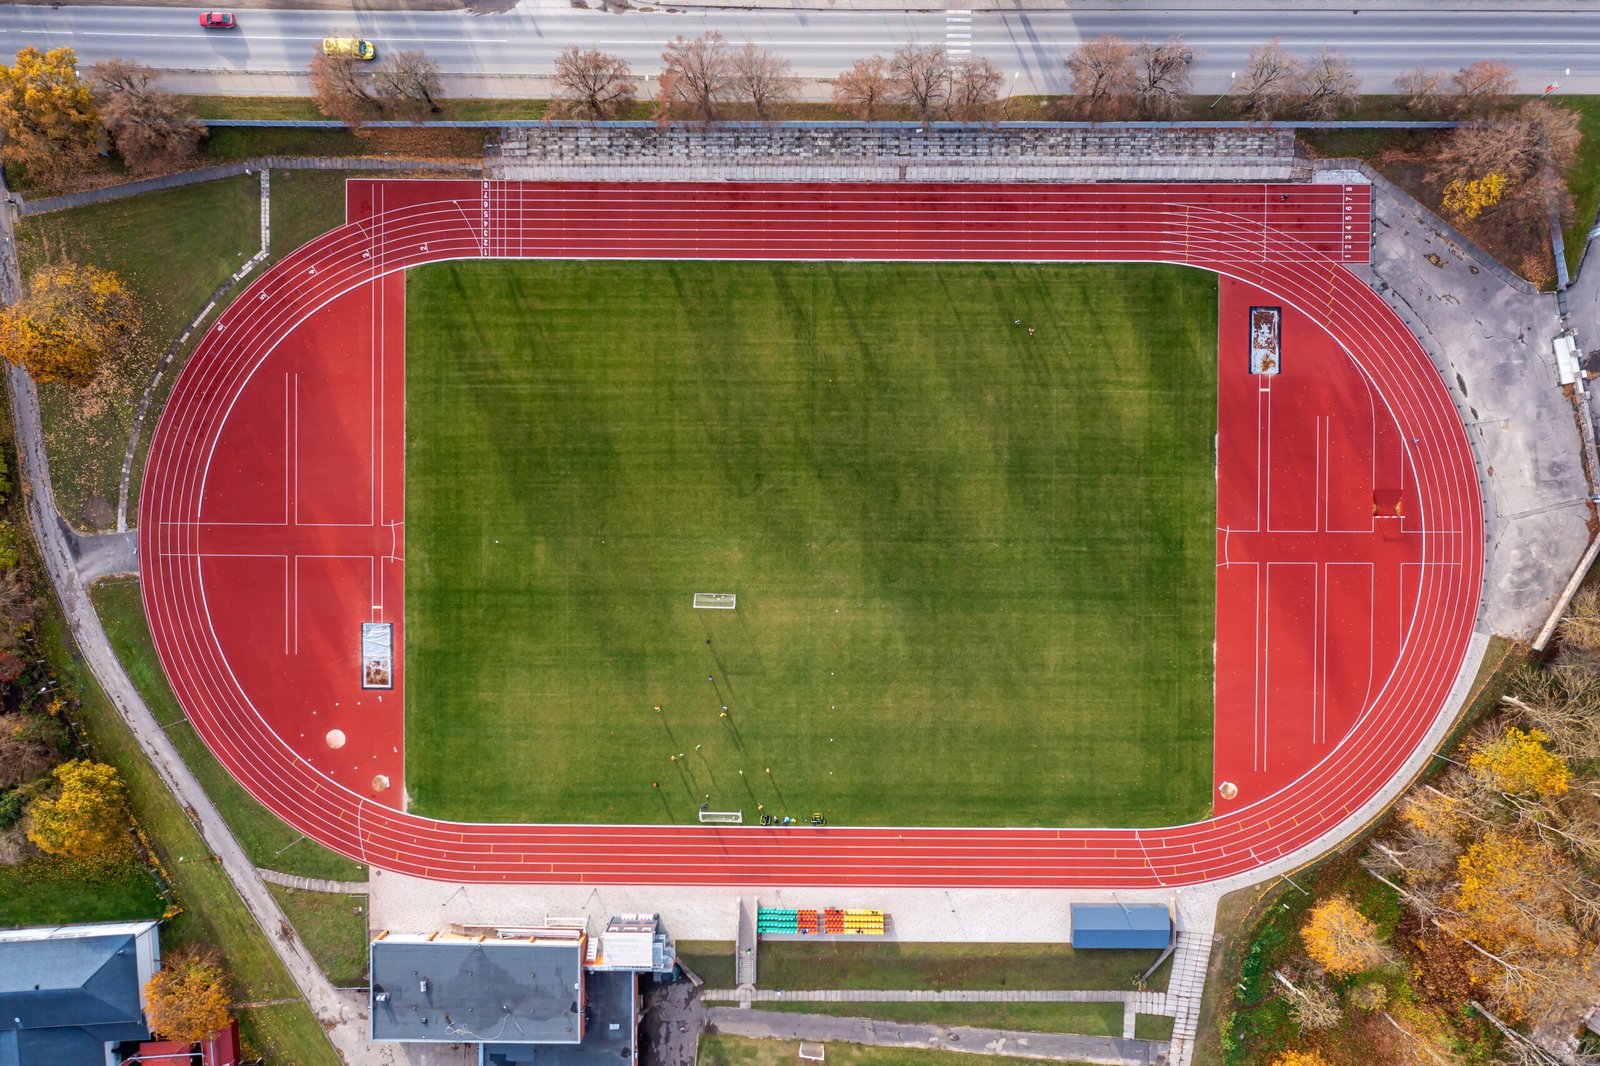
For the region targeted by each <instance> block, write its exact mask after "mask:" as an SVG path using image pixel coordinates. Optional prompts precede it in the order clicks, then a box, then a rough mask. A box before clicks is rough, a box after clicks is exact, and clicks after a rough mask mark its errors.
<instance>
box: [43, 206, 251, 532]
mask: <svg viewBox="0 0 1600 1066" xmlns="http://www.w3.org/2000/svg"><path fill="white" fill-rule="evenodd" d="M260 204H261V197H260V184H259V181H258V179H256V178H253V177H238V178H228V179H225V180H222V181H213V182H206V183H205V184H202V185H194V186H189V187H187V188H182V189H169V190H166V191H162V192H154V193H146V194H144V195H142V196H137V197H133V198H132V199H128V200H119V201H115V202H112V203H106V204H94V205H91V206H89V207H80V208H76V209H74V210H71V211H61V212H56V213H53V214H48V215H39V216H37V217H33V218H28V219H25V220H24V221H23V222H22V223H21V224H20V225H19V226H18V227H17V241H18V253H19V255H20V256H21V260H22V268H23V271H24V273H27V272H28V271H29V270H31V269H33V268H35V267H37V266H39V265H41V264H43V263H46V262H55V261H59V260H61V259H70V260H72V261H74V262H79V263H92V264H94V265H95V266H98V267H102V268H104V269H108V270H114V271H116V272H117V273H118V274H120V275H121V276H122V278H123V280H124V281H126V282H127V284H128V286H129V288H130V289H131V290H132V291H133V293H134V295H135V296H136V297H137V299H138V303H139V306H140V307H141V308H142V309H143V312H144V314H145V320H146V329H145V333H144V336H143V337H142V338H141V340H140V342H139V343H137V344H135V345H133V346H132V347H131V348H130V349H129V350H128V351H127V352H126V354H125V355H124V356H123V358H121V359H120V360H118V361H117V362H115V363H114V364H112V365H111V366H109V367H108V368H107V369H106V371H105V372H103V373H102V374H101V376H100V378H99V380H97V381H96V382H95V383H94V384H93V385H91V386H89V387H88V388H86V389H75V388H72V387H70V386H66V385H59V384H54V385H44V386H43V387H41V388H40V390H39V404H40V408H41V411H42V414H43V418H44V429H45V440H46V447H47V449H48V451H49V455H50V476H51V480H52V482H53V483H54V485H55V492H56V502H57V503H58V504H59V505H60V508H61V511H62V513H63V514H64V515H65V516H66V517H67V518H68V519H69V520H71V521H72V522H73V523H74V524H76V525H78V526H79V527H80V528H106V527H109V526H110V525H111V524H112V520H113V519H114V517H115V512H114V510H113V509H114V508H115V506H116V502H117V485H118V480H119V478H120V476H121V472H122V456H123V451H124V449H125V448H126V447H127V443H128V433H129V430H130V429H131V427H132V425H133V416H134V412H135V410H136V408H137V406H138V403H139V397H140V395H141V394H142V393H143V391H144V387H145V385H146V383H147V382H148V381H149V379H150V374H151V372H152V371H153V370H154V368H155V365H156V362H157V360H159V359H160V357H161V353H162V352H163V351H164V350H165V348H166V346H167V343H168V342H169V341H170V340H171V339H172V338H174V337H176V336H177V335H178V334H179V333H180V332H182V330H183V327H184V326H185V325H187V324H188V323H189V320H190V319H192V318H193V317H194V316H195V314H196V313H198V312H199V311H200V309H201V308H202V307H204V306H205V304H206V301H207V300H209V299H210V298H211V294H212V293H213V292H214V291H215V290H216V289H217V287H218V286H219V285H221V284H222V283H223V282H224V281H226V280H227V279H228V276H229V275H231V274H232V273H233V272H234V271H235V270H237V269H239V267H240V266H241V265H243V263H244V262H245V260H247V259H248V258H249V257H250V256H252V255H254V254H255V253H256V252H257V251H259V250H260V248H261V210H260ZM174 264H181V269H175V268H174ZM173 376H175V375H170V374H169V375H168V380H170V379H171V377H173ZM149 428H150V426H149V425H148V424H147V425H146V426H145V431H146V434H148V431H149Z"/></svg>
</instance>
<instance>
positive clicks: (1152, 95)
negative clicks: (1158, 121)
mask: <svg viewBox="0 0 1600 1066" xmlns="http://www.w3.org/2000/svg"><path fill="white" fill-rule="evenodd" d="M1193 59H1194V52H1193V50H1192V49H1190V48H1189V47H1188V46H1187V45H1185V44H1184V43H1183V38H1182V37H1168V38H1167V39H1166V40H1165V41H1162V42H1161V43H1160V44H1152V43H1150V42H1149V41H1140V42H1139V43H1138V45H1137V46H1135V47H1134V50H1133V62H1134V73H1135V75H1136V81H1135V83H1134V89H1133V95H1134V102H1135V104H1137V106H1138V108H1139V114H1140V115H1142V116H1144V117H1145V118H1172V117H1173V116H1175V115H1180V114H1182V113H1183V112H1184V109H1185V108H1186V107H1187V106H1188V102H1189V63H1190V62H1191V61H1192V60H1193Z"/></svg>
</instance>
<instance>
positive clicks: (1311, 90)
mask: <svg viewBox="0 0 1600 1066" xmlns="http://www.w3.org/2000/svg"><path fill="white" fill-rule="evenodd" d="M1360 84H1361V80H1360V79H1359V78H1357V77H1356V68H1355V66H1354V64H1352V63H1351V62H1350V60H1349V59H1348V58H1347V57H1346V56H1345V55H1344V53H1342V52H1335V51H1333V50H1332V49H1330V48H1318V49H1317V51H1316V53H1315V54H1314V55H1312V57H1311V62H1309V63H1307V64H1306V71H1305V76H1304V78H1303V79H1302V82H1301V86H1300V106H1301V109H1302V110H1303V111H1305V113H1306V116H1307V117H1309V118H1313V119H1323V120H1326V119H1332V118H1337V117H1339V114H1340V113H1341V112H1344V111H1348V110H1349V109H1350V108H1351V107H1352V106H1353V105H1354V104H1355V102H1356V92H1357V89H1358V88H1359V87H1360Z"/></svg>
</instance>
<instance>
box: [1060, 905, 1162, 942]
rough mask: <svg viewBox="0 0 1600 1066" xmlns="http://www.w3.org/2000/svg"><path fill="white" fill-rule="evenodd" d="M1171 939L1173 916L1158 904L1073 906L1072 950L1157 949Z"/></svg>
mask: <svg viewBox="0 0 1600 1066" xmlns="http://www.w3.org/2000/svg"><path fill="white" fill-rule="evenodd" d="M1171 938H1172V916H1171V915H1170V914H1169V913H1168V912H1167V908H1166V907H1163V906H1162V905H1161V904H1159V903H1138V904H1135V905H1133V906H1131V907H1123V906H1119V905H1118V904H1115V903H1111V904H1105V903H1074V904H1073V905H1072V946H1073V947H1074V948H1078V949H1080V950H1081V949H1084V948H1122V949H1125V950H1126V949H1156V950H1160V949H1161V948H1164V947H1166V946H1167V943H1168V941H1169V940H1171Z"/></svg>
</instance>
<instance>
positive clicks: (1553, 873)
mask: <svg viewBox="0 0 1600 1066" xmlns="http://www.w3.org/2000/svg"><path fill="white" fill-rule="evenodd" d="M1456 865H1457V874H1458V876H1459V879H1460V880H1459V882H1458V884H1457V886H1456V891H1455V899H1454V905H1455V909H1456V910H1457V911H1458V912H1459V913H1460V915H1461V918H1462V923H1461V924H1462V930H1461V931H1462V932H1463V933H1464V934H1465V935H1466V936H1469V937H1471V938H1472V939H1474V940H1476V941H1477V942H1479V943H1480V944H1482V945H1484V946H1485V947H1487V948H1489V950H1491V951H1495V950H1503V949H1505V948H1506V947H1507V946H1511V945H1516V944H1518V943H1522V944H1525V945H1527V946H1529V947H1531V948H1534V949H1536V950H1538V951H1540V952H1542V953H1554V954H1560V955H1570V954H1572V953H1573V952H1574V951H1576V950H1577V946H1578V935H1577V932H1576V930H1574V929H1573V927H1572V924H1571V923H1570V922H1569V921H1568V920H1567V913H1566V911H1567V904H1568V903H1569V902H1575V901H1574V900H1573V898H1572V896H1571V895H1570V893H1568V892H1567V891H1565V890H1564V889H1563V882H1569V883H1576V882H1577V875H1578V871H1577V869H1576V868H1575V867H1574V866H1573V865H1572V863H1571V861H1570V860H1568V859H1567V858H1565V857H1564V856H1562V855H1561V854H1559V853H1558V852H1557V851H1556V850H1555V849H1554V848H1553V847H1551V846H1550V845H1549V844H1547V843H1545V842H1544V841H1542V840H1539V839H1537V838H1535V837H1532V836H1528V835H1526V834H1523V833H1514V832H1505V831H1502V830H1498V829H1491V830H1489V831H1488V832H1486V833H1484V834H1483V836H1482V837H1481V838H1479V839H1478V840H1477V841H1476V842H1475V843H1473V845H1472V846H1471V847H1469V848H1468V849H1467V850H1466V852H1465V853H1464V854H1462V856H1461V858H1460V859H1459V860H1457V863H1456Z"/></svg>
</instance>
